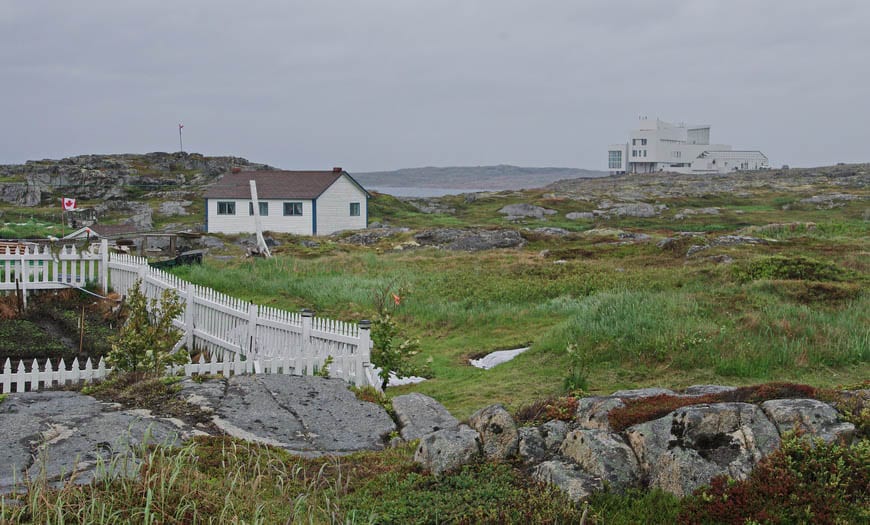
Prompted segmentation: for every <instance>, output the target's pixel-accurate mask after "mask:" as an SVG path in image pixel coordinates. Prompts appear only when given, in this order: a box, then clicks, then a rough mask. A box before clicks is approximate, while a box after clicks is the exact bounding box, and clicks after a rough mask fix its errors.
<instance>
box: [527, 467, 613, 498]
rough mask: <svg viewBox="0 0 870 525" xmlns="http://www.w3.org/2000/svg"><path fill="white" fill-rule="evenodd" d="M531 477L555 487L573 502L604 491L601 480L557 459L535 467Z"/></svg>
mask: <svg viewBox="0 0 870 525" xmlns="http://www.w3.org/2000/svg"><path fill="white" fill-rule="evenodd" d="M532 477H533V478H534V479H536V480H538V481H540V482H542V483H550V484H552V485H555V486H557V487H558V488H559V489H560V490H562V491H563V492H565V493H566V494H567V495H568V497H569V498H570V499H571V500H572V501H575V502H576V501H582V500H585V499H586V498H588V497H589V496H591V495H592V494H593V493H595V492H600V491H602V490H604V484H603V483H602V481H601V478H599V477H597V476H593V475H592V474H588V473H586V472H584V471H583V470H582V469H581V468H580V467H578V466H577V465H574V464H572V463H569V462H567V461H561V460H558V459H554V460H551V461H545V462H543V463H541V464H540V465H538V466H537V467H535V469H534V470H533V471H532Z"/></svg>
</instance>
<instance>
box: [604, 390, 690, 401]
mask: <svg viewBox="0 0 870 525" xmlns="http://www.w3.org/2000/svg"><path fill="white" fill-rule="evenodd" d="M675 395H677V393H676V392H674V391H673V390H670V389H668V388H658V387H650V388H635V389H633V390H617V391H616V392H614V393H612V394H610V396H611V397H618V398H621V399H640V398H644V397H655V396H675Z"/></svg>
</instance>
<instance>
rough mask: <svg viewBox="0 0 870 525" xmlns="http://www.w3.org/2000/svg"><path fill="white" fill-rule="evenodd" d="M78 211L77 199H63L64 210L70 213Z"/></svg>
mask: <svg viewBox="0 0 870 525" xmlns="http://www.w3.org/2000/svg"><path fill="white" fill-rule="evenodd" d="M74 209H76V200H75V199H67V198H66V197H64V198H63V210H64V211H70V210H74Z"/></svg>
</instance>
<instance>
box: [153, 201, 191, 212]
mask: <svg viewBox="0 0 870 525" xmlns="http://www.w3.org/2000/svg"><path fill="white" fill-rule="evenodd" d="M191 204H193V202H191V201H163V202H161V203H160V214H161V215H189V213H188V212H187V207H188V206H190V205H191Z"/></svg>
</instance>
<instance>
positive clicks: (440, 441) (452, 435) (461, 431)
mask: <svg viewBox="0 0 870 525" xmlns="http://www.w3.org/2000/svg"><path fill="white" fill-rule="evenodd" d="M480 447H481V443H480V435H479V434H478V433H477V431H476V430H474V429H472V428H469V427H468V426H467V425H460V426H458V427H456V428H453V429H445V430H439V431H437V432H433V433H431V434H428V435H426V436H423V437H422V438H421V439H420V445H419V446H418V447H417V451H416V452H415V453H414V461H416V462H417V463H420V464H422V465H424V466H425V467H426V468H428V469H429V470H430V471H432V473H433V474H441V473H443V472H447V471H449V470H453V469H455V468H457V467H460V466H462V465H465V464H466V463H470V462H471V461H473V460H474V459H475V458H477V457H478V456H480Z"/></svg>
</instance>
